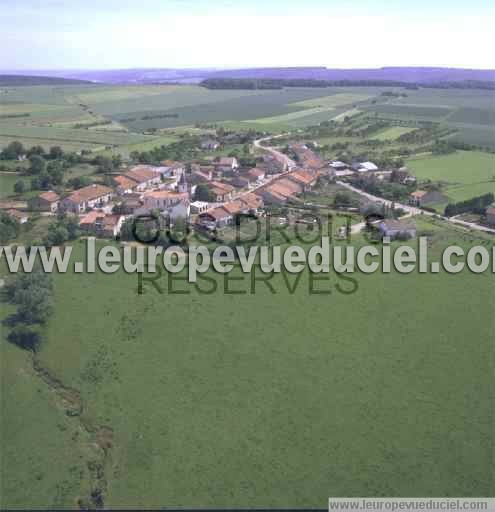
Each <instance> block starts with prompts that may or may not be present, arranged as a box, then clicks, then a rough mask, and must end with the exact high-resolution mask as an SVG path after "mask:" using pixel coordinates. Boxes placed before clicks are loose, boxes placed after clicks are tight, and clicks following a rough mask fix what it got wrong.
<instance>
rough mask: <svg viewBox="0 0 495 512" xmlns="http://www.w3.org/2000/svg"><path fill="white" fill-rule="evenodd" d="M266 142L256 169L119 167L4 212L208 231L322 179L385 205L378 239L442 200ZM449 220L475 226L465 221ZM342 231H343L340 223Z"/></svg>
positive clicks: (403, 175) (90, 225) (222, 163)
mask: <svg viewBox="0 0 495 512" xmlns="http://www.w3.org/2000/svg"><path fill="white" fill-rule="evenodd" d="M270 142H271V139H270V138H264V139H259V140H256V141H254V149H255V151H256V166H255V167H243V166H241V165H240V162H239V161H238V159H237V158H236V157H234V156H217V157H215V158H211V159H210V160H209V161H208V162H206V163H205V161H204V159H203V160H201V161H188V162H178V161H172V160H164V161H162V162H160V165H148V164H138V165H125V164H123V165H122V166H121V167H120V168H119V169H118V170H117V171H115V172H114V173H112V175H111V176H110V179H107V180H106V184H101V183H92V184H90V185H87V186H84V187H82V188H79V189H76V190H74V191H72V192H70V193H67V194H65V195H64V194H59V193H57V192H55V191H54V190H48V191H45V192H42V193H40V194H38V195H36V196H34V197H32V198H31V199H30V200H29V201H28V204H27V208H26V209H25V210H22V211H21V210H19V209H13V208H10V209H8V210H6V213H7V214H8V215H9V216H11V217H12V218H14V219H15V220H16V221H17V222H19V223H20V224H23V223H26V222H27V221H28V220H29V218H30V216H31V215H42V216H57V215H58V214H60V213H63V214H65V215H67V216H71V217H72V218H73V219H76V220H77V223H78V225H79V230H80V233H81V234H82V235H86V236H96V237H99V238H106V239H116V238H117V239H118V238H120V235H121V230H122V226H123V225H124V223H125V222H126V221H127V222H132V219H136V218H142V217H150V216H155V217H158V216H159V217H160V220H161V221H163V222H164V223H165V224H166V225H167V226H168V227H173V226H174V225H175V224H176V223H178V222H183V221H184V220H185V221H187V223H189V225H191V226H193V227H194V228H195V229H199V230H203V231H204V230H206V231H210V232H213V231H217V230H221V229H222V228H225V227H227V226H229V225H232V224H233V223H234V220H235V218H236V216H238V215H241V214H242V215H249V216H252V217H253V218H256V217H260V216H264V215H265V214H266V212H267V211H269V210H270V209H271V208H277V207H281V206H292V207H297V206H304V205H308V204H309V205H314V196H315V193H314V192H315V189H318V188H319V187H320V186H321V183H327V184H328V183H331V184H334V186H335V187H338V188H339V189H341V190H342V191H348V192H350V193H352V194H355V196H356V197H359V199H360V201H359V203H356V201H354V202H351V203H349V204H347V205H345V204H344V205H342V204H341V205H338V209H339V210H349V211H351V212H353V213H355V212H356V211H358V212H360V213H361V214H362V215H363V216H365V214H364V212H365V211H368V212H369V211H375V213H376V212H378V213H380V211H381V212H382V213H383V212H384V208H385V207H386V210H387V212H388V215H385V214H383V215H381V216H379V217H383V218H379V219H378V220H375V226H376V228H377V229H378V231H379V232H380V233H381V235H383V236H389V237H392V238H401V237H404V238H405V239H409V238H414V237H415V236H416V228H415V225H414V222H412V221H411V217H412V216H414V215H417V214H427V215H430V216H431V215H436V214H435V211H434V210H432V209H429V208H428V204H430V203H432V202H436V201H438V200H439V199H441V193H440V192H438V191H435V190H422V189H419V188H418V187H417V180H416V178H415V177H414V176H412V175H411V174H410V173H409V172H408V169H407V168H406V167H401V168H396V169H380V168H379V167H378V166H377V165H376V164H375V163H373V162H371V161H363V162H352V163H346V162H342V161H338V160H330V161H326V160H324V159H322V158H321V156H320V155H319V154H318V152H317V151H315V150H314V147H313V148H312V147H311V146H312V144H311V143H308V144H305V143H301V142H297V143H291V144H288V145H287V147H286V148H285V151H282V150H281V149H280V148H279V149H276V148H274V147H270V146H268V143H270ZM219 146H220V144H219V142H218V141H216V140H215V139H205V140H203V141H201V149H202V150H206V151H208V150H217V151H218V149H219ZM376 184H387V185H390V186H392V187H395V189H394V190H395V191H397V190H400V198H404V199H405V200H404V201H402V203H400V202H396V201H394V200H388V199H387V198H386V197H380V196H379V195H378V194H377V193H376V187H377V185H376ZM344 193H345V192H344ZM308 195H310V196H311V200H308V198H307V197H308ZM357 205H359V206H360V208H356V206H357ZM373 207H374V208H373ZM436 216H437V217H438V215H436ZM385 217H389V218H385ZM453 222H457V223H459V224H465V225H466V226H467V227H473V226H472V225H471V224H470V223H467V222H464V221H462V220H455V219H453ZM491 226H495V208H493V207H488V208H486V224H485V225H484V226H477V227H478V228H479V229H482V230H484V231H487V232H491V231H493V230H492V229H491ZM364 227H368V228H369V227H370V224H369V223H364V222H356V224H355V225H354V226H353V229H352V230H351V231H352V233H357V232H359V231H361V229H363V228H364ZM339 233H340V235H342V234H343V233H342V228H340V231H339Z"/></svg>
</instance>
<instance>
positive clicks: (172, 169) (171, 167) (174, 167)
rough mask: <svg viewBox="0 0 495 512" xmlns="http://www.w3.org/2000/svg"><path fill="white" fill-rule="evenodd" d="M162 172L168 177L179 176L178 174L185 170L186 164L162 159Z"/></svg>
mask: <svg viewBox="0 0 495 512" xmlns="http://www.w3.org/2000/svg"><path fill="white" fill-rule="evenodd" d="M161 164H162V169H163V172H164V173H166V174H167V175H168V177H170V178H177V179H179V178H180V175H181V174H183V173H185V172H186V166H185V165H184V164H183V163H182V162H176V161H175V160H163V162H161Z"/></svg>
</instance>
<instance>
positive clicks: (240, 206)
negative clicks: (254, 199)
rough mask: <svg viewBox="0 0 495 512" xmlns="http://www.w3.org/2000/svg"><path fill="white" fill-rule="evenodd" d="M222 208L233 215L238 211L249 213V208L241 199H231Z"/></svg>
mask: <svg viewBox="0 0 495 512" xmlns="http://www.w3.org/2000/svg"><path fill="white" fill-rule="evenodd" d="M222 208H223V209H224V210H225V211H227V212H228V213H230V214H231V215H233V216H234V215H235V214H236V213H247V212H248V209H249V208H248V207H247V206H246V204H245V203H244V202H242V201H240V200H239V199H236V200H235V201H231V202H230V203H225V204H224V205H222Z"/></svg>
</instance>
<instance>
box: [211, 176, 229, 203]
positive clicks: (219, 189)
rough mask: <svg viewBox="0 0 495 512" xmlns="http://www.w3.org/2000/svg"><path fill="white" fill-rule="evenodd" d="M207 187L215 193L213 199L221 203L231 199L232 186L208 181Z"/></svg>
mask: <svg viewBox="0 0 495 512" xmlns="http://www.w3.org/2000/svg"><path fill="white" fill-rule="evenodd" d="M208 189H209V190H210V191H211V192H212V193H213V194H214V195H215V201H216V202H218V203H223V202H225V201H230V200H231V199H232V193H233V191H234V187H232V186H231V185H227V184H226V183H221V182H219V181H211V182H209V183H208Z"/></svg>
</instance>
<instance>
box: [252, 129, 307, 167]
mask: <svg viewBox="0 0 495 512" xmlns="http://www.w3.org/2000/svg"><path fill="white" fill-rule="evenodd" d="M287 135H289V134H287V133H281V134H280V135H273V136H270V137H264V138H262V139H258V140H255V141H254V142H253V144H254V146H255V147H257V148H258V149H262V150H264V151H267V152H268V153H271V154H272V155H273V156H274V157H275V158H277V159H278V160H281V161H283V162H285V164H286V165H287V167H288V169H289V170H291V169H293V168H294V167H297V166H296V162H294V160H292V159H291V158H289V157H288V156H287V155H285V154H284V153H282V152H281V151H278V150H277V149H275V148H272V147H270V146H262V145H261V143H262V142H266V141H268V140H273V139H279V138H280V137H286V136H287Z"/></svg>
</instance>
